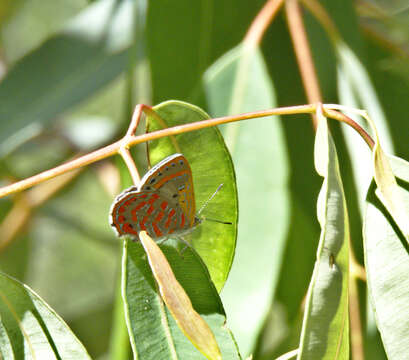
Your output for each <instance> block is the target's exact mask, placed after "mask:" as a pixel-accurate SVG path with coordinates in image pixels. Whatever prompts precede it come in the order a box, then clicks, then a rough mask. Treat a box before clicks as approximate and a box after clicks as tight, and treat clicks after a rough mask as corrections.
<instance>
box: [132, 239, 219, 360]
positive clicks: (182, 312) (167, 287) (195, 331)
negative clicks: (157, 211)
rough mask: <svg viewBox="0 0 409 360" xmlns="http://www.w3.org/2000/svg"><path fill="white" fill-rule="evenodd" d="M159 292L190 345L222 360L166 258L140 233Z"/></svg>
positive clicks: (207, 328)
mask: <svg viewBox="0 0 409 360" xmlns="http://www.w3.org/2000/svg"><path fill="white" fill-rule="evenodd" d="M140 239H141V244H142V246H143V247H144V249H145V252H146V255H147V256H148V260H149V265H150V267H151V269H152V273H153V276H154V277H155V280H156V281H157V283H158V286H159V292H160V294H161V297H162V300H163V301H164V302H165V304H166V306H167V308H168V310H169V311H170V313H171V314H172V316H173V318H174V319H175V321H176V323H177V325H178V326H179V328H180V329H181V330H182V332H183V333H184V334H185V336H186V337H187V338H188V339H189V340H190V341H191V342H192V344H193V345H194V346H195V347H196V348H197V349H198V350H199V351H200V352H201V353H202V354H203V355H205V356H206V357H207V358H208V359H210V360H221V353H220V349H219V346H218V345H217V342H216V339H215V337H214V335H213V333H212V331H211V330H210V328H209V325H207V323H206V321H204V320H203V318H201V317H200V315H199V314H198V313H197V312H196V311H195V309H194V308H193V307H192V302H191V301H190V299H189V297H188V296H187V294H186V292H185V290H184V289H183V288H182V286H180V284H179V282H178V281H177V280H176V278H175V275H174V274H173V271H172V268H171V267H170V265H169V263H168V261H167V260H166V257H165V256H164V255H163V253H162V251H161V250H160V249H159V247H158V245H156V243H155V242H154V240H153V239H152V238H150V237H149V236H148V235H147V234H146V232H141V233H140Z"/></svg>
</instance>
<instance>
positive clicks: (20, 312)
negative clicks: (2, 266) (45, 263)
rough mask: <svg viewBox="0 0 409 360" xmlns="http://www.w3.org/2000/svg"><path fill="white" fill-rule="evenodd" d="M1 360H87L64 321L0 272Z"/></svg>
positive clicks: (28, 291)
mask: <svg viewBox="0 0 409 360" xmlns="http://www.w3.org/2000/svg"><path fill="white" fill-rule="evenodd" d="M0 315H1V317H0V344H1V346H0V352H1V357H2V359H23V358H32V359H73V360H74V359H90V357H89V355H88V354H87V352H86V350H85V348H84V347H83V346H82V344H81V343H80V342H79V341H78V339H77V338H76V337H75V336H74V334H73V333H72V332H71V330H70V329H69V327H68V326H67V325H66V324H65V323H64V321H63V320H62V319H61V318H60V317H59V316H58V315H57V314H56V313H55V312H54V311H53V310H52V309H51V308H50V307H49V306H48V305H47V304H46V303H45V302H44V301H43V300H42V299H41V298H40V297H39V296H38V295H37V294H35V293H34V292H33V291H32V290H31V289H30V288H28V287H27V286H26V285H23V284H21V283H20V282H18V281H17V280H14V279H12V278H10V277H8V276H7V275H5V274H2V273H0Z"/></svg>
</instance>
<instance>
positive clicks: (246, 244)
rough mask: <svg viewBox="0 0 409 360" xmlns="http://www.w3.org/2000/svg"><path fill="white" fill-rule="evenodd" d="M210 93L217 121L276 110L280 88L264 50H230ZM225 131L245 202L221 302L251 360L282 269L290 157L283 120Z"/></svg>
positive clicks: (210, 79) (210, 78)
mask: <svg viewBox="0 0 409 360" xmlns="http://www.w3.org/2000/svg"><path fill="white" fill-rule="evenodd" d="M204 86H205V89H206V95H207V98H208V102H209V107H210V111H211V113H212V115H213V116H224V115H230V114H239V113H243V112H247V111H256V110H262V109H269V108H272V107H274V103H275V94H274V89H273V88H272V84H271V80H270V78H269V75H268V72H267V69H266V66H265V63H264V59H263V56H262V54H261V52H260V50H259V49H258V48H251V49H250V48H246V47H243V46H238V47H236V48H234V49H233V50H231V51H229V52H228V53H227V54H225V55H224V56H223V57H221V58H220V59H219V60H218V61H217V62H216V63H215V64H213V65H212V67H211V68H209V69H208V70H207V72H206V74H205V76H204ZM222 131H223V134H224V135H225V140H226V143H227V144H228V146H229V150H230V152H231V154H232V157H233V160H234V165H235V170H236V176H237V184H238V189H239V203H240V220H239V231H238V241H237V247H236V254H235V258H234V261H233V266H232V270H231V273H230V275H229V278H228V280H227V283H226V286H225V288H224V289H223V291H222V299H223V304H224V306H225V307H226V311H227V314H228V324H229V327H230V328H231V329H232V331H233V333H234V335H235V338H236V340H237V342H238V344H239V347H240V350H241V352H242V353H243V355H244V356H247V355H249V354H250V353H251V351H252V349H253V346H254V344H255V342H256V340H257V337H258V334H259V331H260V328H261V327H262V325H263V323H264V321H265V319H266V315H267V313H268V311H269V309H270V305H271V303H272V301H273V297H274V292H275V288H276V283H277V281H278V275H279V271H280V267H281V263H282V256H283V250H284V249H283V248H284V245H285V239H286V230H287V226H288V221H289V214H288V213H289V204H288V202H289V199H288V190H287V175H288V168H287V156H286V149H285V144H284V139H283V131H282V128H281V123H280V122H279V119H278V118H277V117H268V118H265V119H253V120H249V121H241V122H238V123H232V124H227V125H225V126H223V130H222ZM249 149H251V151H249ZM255 154H256V155H255ZM250 254H251V256H250ZM260 273H262V274H263V276H258V274H260ZM255 304H257V305H256V306H255Z"/></svg>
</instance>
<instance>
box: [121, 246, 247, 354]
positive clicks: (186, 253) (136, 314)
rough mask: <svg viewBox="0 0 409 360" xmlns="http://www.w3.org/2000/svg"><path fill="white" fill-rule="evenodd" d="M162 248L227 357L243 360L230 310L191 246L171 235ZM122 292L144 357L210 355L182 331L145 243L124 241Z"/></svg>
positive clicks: (134, 342) (134, 345)
mask: <svg viewBox="0 0 409 360" xmlns="http://www.w3.org/2000/svg"><path fill="white" fill-rule="evenodd" d="M160 249H161V250H162V252H163V254H164V255H165V256H166V259H167V261H168V262H169V264H170V265H171V268H172V270H173V273H174V274H175V276H176V279H177V281H178V282H179V283H180V284H181V286H182V287H183V289H184V290H185V291H186V293H187V295H188V296H189V298H190V301H191V302H192V305H193V308H194V309H195V311H196V312H197V313H198V314H199V315H200V316H201V317H202V318H203V319H204V320H205V321H206V323H207V324H208V325H209V326H210V328H211V330H212V332H213V334H214V335H215V338H216V341H217V343H218V344H219V347H220V350H221V354H222V357H223V360H230V359H231V360H235V359H240V355H239V354H238V350H237V348H236V344H235V342H234V340H233V337H232V335H231V333H230V331H229V330H228V329H227V327H226V326H225V321H226V318H225V314H224V310H223V306H222V303H221V301H220V298H219V296H218V294H217V291H216V288H215V287H214V285H213V283H212V281H211V279H210V276H209V273H208V271H207V269H206V266H205V265H204V264H203V262H202V261H201V259H200V257H199V256H198V254H197V253H196V252H195V251H194V249H193V248H192V247H190V246H189V247H186V244H185V243H183V242H182V241H180V240H172V239H169V240H166V241H165V242H163V243H162V244H160ZM122 286H123V295H124V301H125V313H126V318H127V324H128V330H129V333H130V338H131V345H132V348H133V351H134V355H135V357H137V358H140V359H144V360H145V359H146V360H149V359H152V360H161V359H163V360H168V359H174V358H180V359H189V360H195V359H205V357H204V356H203V355H202V354H201V353H200V352H199V351H198V350H197V349H196V348H195V347H194V346H193V345H192V343H191V342H190V341H189V340H188V339H187V338H186V337H185V335H184V334H183V333H182V331H181V330H180V328H179V326H178V325H177V323H176V321H175V320H174V319H173V316H172V315H171V313H170V312H169V310H168V309H167V307H166V306H165V304H164V303H163V301H162V298H161V296H160V294H159V289H158V287H157V284H156V282H155V279H154V277H153V275H152V270H151V268H150V266H149V263H148V259H147V256H146V254H145V251H144V249H143V247H142V245H141V244H140V243H135V242H132V241H128V240H125V242H124V254H123V283H122Z"/></svg>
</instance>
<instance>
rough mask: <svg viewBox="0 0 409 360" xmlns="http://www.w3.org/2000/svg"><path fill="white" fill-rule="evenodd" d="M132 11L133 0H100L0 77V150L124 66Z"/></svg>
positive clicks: (98, 85) (129, 39) (31, 130)
mask: <svg viewBox="0 0 409 360" xmlns="http://www.w3.org/2000/svg"><path fill="white" fill-rule="evenodd" d="M133 13H134V11H133V1H131V0H121V1H119V0H102V1H99V2H97V3H95V4H93V5H90V6H89V7H88V8H87V9H86V10H85V11H83V12H82V13H80V14H79V15H78V16H77V17H75V18H74V19H73V20H72V21H71V22H70V23H69V24H68V25H67V26H66V27H65V28H64V30H63V31H62V32H61V33H60V34H58V35H56V36H54V37H52V38H50V39H49V40H47V41H46V42H44V43H43V44H42V45H41V46H40V47H39V48H38V49H36V50H34V51H33V52H32V53H30V54H28V55H27V56H25V57H23V58H22V59H21V60H20V61H19V62H17V64H16V65H15V66H14V67H13V68H12V69H11V70H10V71H9V72H8V73H7V75H6V77H5V78H4V79H3V80H2V82H1V83H0V120H1V121H0V124H1V125H0V155H1V154H4V153H6V152H7V151H8V150H9V148H10V147H13V146H16V141H19V142H22V141H24V140H25V139H26V138H27V137H29V136H31V135H32V134H33V133H34V134H35V133H37V132H38V127H40V128H41V126H43V125H45V124H47V123H49V122H50V121H51V120H52V119H53V117H55V116H56V115H58V114H59V113H61V112H63V111H65V110H67V109H68V108H69V107H71V106H73V105H75V104H77V103H79V102H80V101H83V100H84V99H85V98H86V97H87V96H90V95H91V94H93V93H94V92H95V91H96V90H97V89H99V88H101V87H102V86H104V85H105V84H107V83H108V82H110V81H111V80H113V79H114V78H115V77H116V76H117V75H118V74H120V73H121V72H122V71H123V70H124V69H125V68H126V66H127V63H128V60H129V59H128V51H127V50H128V48H129V47H130V46H131V43H132V34H133V28H132V18H133ZM16 132H17V133H16Z"/></svg>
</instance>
